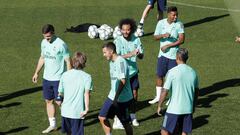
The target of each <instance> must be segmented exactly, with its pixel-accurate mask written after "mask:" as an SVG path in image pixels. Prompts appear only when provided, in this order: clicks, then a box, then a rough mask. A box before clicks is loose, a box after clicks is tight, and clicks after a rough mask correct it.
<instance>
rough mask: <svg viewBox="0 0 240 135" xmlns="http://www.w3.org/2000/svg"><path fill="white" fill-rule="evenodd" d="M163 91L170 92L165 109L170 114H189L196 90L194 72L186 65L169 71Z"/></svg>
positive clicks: (196, 82)
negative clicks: (168, 101)
mask: <svg viewBox="0 0 240 135" xmlns="http://www.w3.org/2000/svg"><path fill="white" fill-rule="evenodd" d="M163 87H164V89H167V90H168V91H171V92H170V93H171V96H170V103H169V105H168V108H167V112H168V113H172V114H191V113H192V112H193V100H194V93H195V89H196V88H198V77H197V74H196V72H195V71H194V70H193V69H192V68H191V67H190V66H188V65H186V64H179V65H178V66H176V67H174V68H172V69H170V70H169V71H168V73H167V76H166V81H165V83H164V86H163Z"/></svg>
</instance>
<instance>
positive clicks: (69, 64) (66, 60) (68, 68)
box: [64, 57, 72, 70]
mask: <svg viewBox="0 0 240 135" xmlns="http://www.w3.org/2000/svg"><path fill="white" fill-rule="evenodd" d="M64 60H65V62H66V64H67V70H70V69H72V62H71V59H70V57H68V58H65V59H64Z"/></svg>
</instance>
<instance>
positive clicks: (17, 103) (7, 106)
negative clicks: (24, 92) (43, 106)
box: [0, 102, 22, 109]
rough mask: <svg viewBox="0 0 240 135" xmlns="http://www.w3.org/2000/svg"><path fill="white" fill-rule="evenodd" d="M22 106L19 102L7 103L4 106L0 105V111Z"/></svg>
mask: <svg viewBox="0 0 240 135" xmlns="http://www.w3.org/2000/svg"><path fill="white" fill-rule="evenodd" d="M20 104H22V103H21V102H13V103H9V104H6V105H0V109H4V108H9V107H13V106H18V105H20Z"/></svg>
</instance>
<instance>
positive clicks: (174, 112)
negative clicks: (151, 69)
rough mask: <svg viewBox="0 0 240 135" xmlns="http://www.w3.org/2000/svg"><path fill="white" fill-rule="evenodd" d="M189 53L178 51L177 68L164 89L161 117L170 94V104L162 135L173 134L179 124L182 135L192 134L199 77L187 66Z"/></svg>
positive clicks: (168, 76)
mask: <svg viewBox="0 0 240 135" xmlns="http://www.w3.org/2000/svg"><path fill="white" fill-rule="evenodd" d="M187 59H188V51H187V50H186V49H184V48H180V49H179V50H178V51H177V59H176V62H177V64H178V65H177V66H176V67H174V68H172V69H171V70H169V72H168V74H167V77H166V82H165V84H164V89H163V90H162V93H161V98H160V101H159V104H158V109H157V112H158V114H159V115H160V112H161V108H162V104H163V102H164V99H165V98H166V96H167V94H168V93H169V92H170V93H171V96H170V103H169V105H168V108H167V112H166V114H165V116H164V121H163V126H162V130H161V135H169V134H173V132H174V130H175V128H176V126H177V124H178V126H179V128H180V129H182V135H187V134H190V133H191V132H192V114H193V112H194V108H195V105H196V101H197V97H198V91H199V90H198V77H197V74H196V72H195V71H194V70H193V69H192V68H191V67H190V66H188V65H187V64H186V62H187Z"/></svg>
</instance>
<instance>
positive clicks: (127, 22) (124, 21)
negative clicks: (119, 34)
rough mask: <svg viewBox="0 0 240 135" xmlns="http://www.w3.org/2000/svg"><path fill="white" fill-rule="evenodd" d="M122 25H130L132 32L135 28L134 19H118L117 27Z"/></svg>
mask: <svg viewBox="0 0 240 135" xmlns="http://www.w3.org/2000/svg"><path fill="white" fill-rule="evenodd" d="M123 25H130V26H131V34H132V33H134V32H135V31H136V29H137V25H136V21H135V20H134V19H131V18H125V19H122V20H120V22H119V28H120V29H122V26H123Z"/></svg>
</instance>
